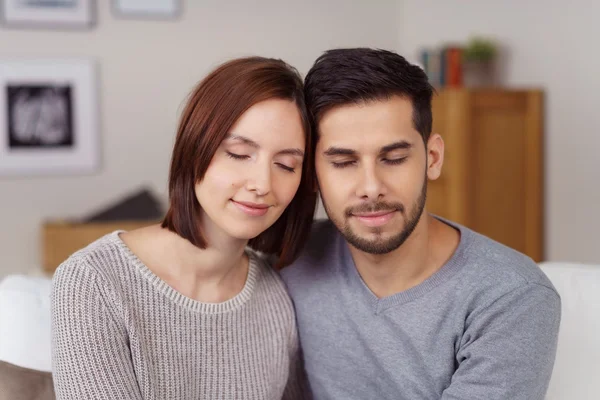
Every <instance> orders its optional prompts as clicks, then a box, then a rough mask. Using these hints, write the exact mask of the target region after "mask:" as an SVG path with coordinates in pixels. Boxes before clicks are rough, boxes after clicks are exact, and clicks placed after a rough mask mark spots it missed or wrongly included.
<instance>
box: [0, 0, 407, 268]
mask: <svg viewBox="0 0 600 400" xmlns="http://www.w3.org/2000/svg"><path fill="white" fill-rule="evenodd" d="M97 3H98V13H97V15H98V23H97V25H96V27H95V28H94V29H92V30H89V31H75V32H70V31H59V30H50V31H49V30H22V29H21V30H16V29H5V28H0V57H3V56H27V57H32V56H33V57H38V56H40V57H41V56H50V57H56V56H88V57H94V58H95V59H97V61H98V65H99V75H100V104H101V127H100V129H101V135H102V136H101V142H102V168H101V170H100V171H99V172H98V173H97V174H94V175H89V176H57V177H35V178H2V177H0V201H1V206H0V223H1V224H2V228H1V229H0V277H1V276H3V275H6V274H8V273H13V272H22V273H25V272H29V271H32V270H35V269H36V268H37V267H38V266H39V263H40V240H39V229H40V224H41V223H42V221H43V220H44V219H50V218H51V219H56V218H73V217H81V216H85V215H86V214H89V213H91V212H93V211H95V210H97V209H98V208H101V207H103V206H104V205H106V204H107V203H110V202H111V201H114V200H116V199H118V198H119V196H121V195H123V194H127V193H129V192H131V191H132V190H134V189H136V188H138V187H140V186H141V185H149V186H150V187H151V188H152V189H153V190H155V191H156V192H157V193H158V194H160V195H163V196H164V195H165V194H166V183H167V173H168V164H169V157H170V151H171V146H172V143H173V138H174V130H175V127H176V123H177V116H178V113H179V111H180V110H181V105H182V101H183V99H184V98H185V96H186V94H187V93H188V91H189V90H190V89H191V87H192V86H193V85H194V84H195V83H196V82H197V81H198V80H200V79H201V78H202V77H203V75H205V74H206V73H207V72H208V71H209V70H210V69H212V68H213V67H214V66H216V65H217V64H218V63H220V62H222V61H225V60H226V59H229V58H231V57H236V56H243V55H250V54H259V55H264V56H273V57H279V58H283V59H285V60H286V61H288V62H290V63H291V64H293V65H295V66H296V67H297V68H298V69H299V70H300V72H301V73H303V74H304V73H306V71H308V69H309V68H310V66H311V65H312V62H313V61H314V59H315V58H316V57H317V56H318V55H319V54H320V53H321V52H322V51H323V50H325V49H327V48H331V47H340V46H374V47H382V48H389V49H396V48H397V44H398V27H397V15H398V9H397V7H398V3H397V1H395V0H378V1H377V2H376V3H371V2H362V1H356V2H348V1H345V0H327V1H319V0H308V1H304V0H303V1H301V2H300V1H285V2H282V1H276V0H254V1H251V2H250V1H239V2H235V6H233V5H232V3H231V2H222V1H218V0H202V1H196V0H193V1H192V0H188V1H185V2H184V3H185V9H184V12H183V16H182V18H181V19H180V20H178V21H139V20H137V21H136V20H123V19H117V18H115V17H114V16H113V15H112V14H111V11H110V7H109V4H110V2H109V1H104V0H103V1H98V2H97ZM321 215H322V214H321Z"/></svg>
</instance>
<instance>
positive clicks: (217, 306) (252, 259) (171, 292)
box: [109, 230, 258, 314]
mask: <svg viewBox="0 0 600 400" xmlns="http://www.w3.org/2000/svg"><path fill="white" fill-rule="evenodd" d="M123 232H125V231H124V230H116V231H114V232H112V233H111V234H109V239H110V240H111V241H112V242H113V243H115V244H116V245H117V246H118V247H119V249H120V250H121V251H122V252H123V253H124V255H125V256H126V257H127V259H128V260H129V262H131V264H132V265H133V266H134V267H135V268H136V269H137V270H138V271H139V272H140V273H141V275H142V277H143V278H145V279H146V280H148V281H149V282H150V284H152V286H154V288H156V290H157V291H159V292H160V293H161V294H163V295H164V296H165V297H167V298H168V299H169V300H170V301H171V302H173V303H175V304H177V305H178V306H180V307H183V308H186V309H188V310H191V311H194V312H199V313H202V314H222V313H227V312H231V311H233V310H236V309H238V308H239V307H241V306H242V305H244V304H245V303H246V302H247V301H248V300H249V299H250V297H251V296H252V293H253V292H254V288H255V286H256V280H257V277H258V264H257V259H256V256H255V255H254V254H253V253H252V252H250V251H246V255H247V256H248V276H247V277H246V282H245V283H244V287H243V288H242V290H241V291H240V292H239V293H238V294H236V295H235V296H234V297H232V298H231V299H229V300H227V301H224V302H221V303H206V302H202V301H198V300H195V299H192V298H190V297H188V296H185V295H184V294H182V293H180V292H179V291H177V290H175V289H174V288H173V287H172V286H170V285H169V284H168V283H167V282H165V281H164V280H163V279H161V278H160V277H159V276H158V275H156V274H155V273H154V272H152V270H151V269H150V268H148V266H147V265H146V264H144V262H143V261H142V260H141V259H140V258H139V257H138V256H137V255H135V253H133V251H131V249H130V248H129V246H127V244H125V242H124V241H123V239H121V237H120V233H123Z"/></svg>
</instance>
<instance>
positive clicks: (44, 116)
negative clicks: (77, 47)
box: [0, 58, 100, 176]
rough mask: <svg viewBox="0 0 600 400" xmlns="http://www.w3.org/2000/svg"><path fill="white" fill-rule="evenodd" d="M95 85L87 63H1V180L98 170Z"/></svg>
mask: <svg viewBox="0 0 600 400" xmlns="http://www.w3.org/2000/svg"><path fill="white" fill-rule="evenodd" d="M97 84H98V82H97V76H96V64H95V62H94V61H93V60H90V59H85V58H84V59H72V58H41V59H36V58H34V59H25V58H23V59H19V58H13V59H4V60H3V59H0V176H2V175H13V176H14V175H57V174H88V173H93V172H95V171H97V170H98V167H99V164H100V148H99V147H100V146H99V144H100V140H99V137H98V135H99V126H98V125H99V122H98V120H99V115H98V108H99V105H98V98H97V96H98V88H97Z"/></svg>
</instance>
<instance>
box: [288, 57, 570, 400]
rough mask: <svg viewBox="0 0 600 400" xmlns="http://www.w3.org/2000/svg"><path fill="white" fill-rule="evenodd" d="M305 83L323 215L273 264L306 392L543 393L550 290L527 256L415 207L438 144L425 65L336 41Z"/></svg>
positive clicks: (550, 332)
mask: <svg viewBox="0 0 600 400" xmlns="http://www.w3.org/2000/svg"><path fill="white" fill-rule="evenodd" d="M305 85H306V87H305V92H306V96H307V104H308V107H309V111H310V112H311V114H312V116H313V118H314V128H315V132H314V134H315V142H316V154H315V163H316V173H317V178H318V182H319V189H320V194H321V198H322V200H323V204H324V206H325V210H326V211H327V214H328V216H329V220H328V221H321V222H317V223H316V225H315V227H314V230H313V232H312V236H311V239H310V241H309V243H308V245H307V246H306V249H305V251H304V253H303V254H302V255H301V257H300V258H299V259H298V260H297V261H296V262H295V263H294V264H292V265H291V266H289V267H288V268H286V269H284V270H283V271H282V275H283V278H284V280H285V282H286V284H287V285H288V288H289V291H290V293H291V295H292V298H293V300H294V303H295V307H296V312H297V318H298V325H299V333H300V341H301V345H302V348H303V353H304V361H305V367H306V372H307V375H308V379H309V383H310V387H311V391H312V392H313V396H314V397H315V398H316V399H407V400H417V399H469V400H473V399H485V400H491V399H502V400H507V399H511V400H514V399H524V400H525V399H527V400H532V399H543V397H544V395H545V392H546V389H547V386H548V382H549V379H550V375H551V372H552V367H553V363H554V357H555V351H556V342H557V334H558V328H559V322H560V307H561V304H560V298H559V296H558V294H557V292H556V291H555V289H554V287H553V286H552V284H551V283H550V281H549V280H548V279H547V278H546V277H545V275H544V274H543V273H542V272H541V270H540V269H539V268H538V267H537V265H536V264H535V263H534V262H533V261H532V260H531V259H529V258H527V257H526V256H524V255H522V254H520V253H517V252H516V251H514V250H511V249H509V248H507V247H505V246H503V245H501V244H499V243H497V242H494V241H492V240H491V239H489V238H486V237H484V236H482V235H480V234H478V233H476V232H474V231H471V230H469V229H467V228H465V227H464V226H460V225H458V224H456V223H453V222H451V221H447V220H444V219H441V218H438V217H436V216H433V215H430V214H428V213H427V211H426V208H425V199H426V195H427V181H428V180H435V179H437V178H438V177H439V176H440V172H441V170H442V164H443V161H444V142H443V140H442V137H441V136H440V135H438V134H436V133H432V132H431V126H432V116H431V98H432V94H433V89H432V87H431V86H430V84H429V83H428V81H427V77H426V75H425V73H424V72H423V71H422V70H421V69H420V68H418V67H416V66H414V65H411V64H409V63H408V62H407V61H406V60H405V59H404V58H403V57H401V56H399V55H397V54H395V53H392V52H388V51H383V50H371V49H338V50H331V51H328V52H326V53H325V54H324V55H322V56H321V57H320V58H319V59H318V60H317V61H316V63H315V65H314V66H313V67H312V69H311V70H310V72H309V73H308V75H307V76H306V81H305ZM499 201H501V199H499Z"/></svg>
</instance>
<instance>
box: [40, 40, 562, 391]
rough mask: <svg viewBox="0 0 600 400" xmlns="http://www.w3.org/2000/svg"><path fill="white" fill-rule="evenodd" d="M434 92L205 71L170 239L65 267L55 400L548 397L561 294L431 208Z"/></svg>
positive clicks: (130, 240) (351, 68)
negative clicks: (321, 215) (321, 211)
mask: <svg viewBox="0 0 600 400" xmlns="http://www.w3.org/2000/svg"><path fill="white" fill-rule="evenodd" d="M432 95H433V89H432V87H431V85H430V84H429V83H428V81H427V77H426V75H425V74H424V72H423V71H422V70H421V69H420V68H419V67H417V66H414V65H411V64H409V63H408V62H407V61H406V60H405V59H404V58H403V57H401V56H400V55H398V54H395V53H393V52H389V51H384V50H373V49H338V50H331V51H328V52H326V53H325V54H324V55H322V56H321V57H320V58H319V59H318V60H317V61H316V62H315V64H314V66H313V67H312V69H311V70H310V71H309V73H308V74H307V76H306V79H305V81H304V85H303V83H302V80H301V78H300V76H299V75H298V73H297V72H296V70H295V69H293V68H292V67H290V66H289V65H287V64H286V63H284V62H283V61H281V60H275V59H267V58H259V57H252V58H244V59H237V60H233V61H230V62H228V63H225V64H223V65H222V66H220V67H219V68H217V69H216V70H215V71H213V72H212V73H211V74H210V75H208V76H207V77H206V78H205V79H204V80H203V81H202V82H201V83H200V84H199V85H198V86H197V87H196V89H195V90H194V91H193V93H192V94H191V96H190V98H189V101H188V103H187V106H186V108H185V110H184V111H183V115H182V118H181V122H180V125H179V129H178V132H177V138H176V142H175V146H174V150H173V155H172V163H171V169H170V177H169V195H170V206H169V210H168V212H167V214H166V216H165V218H164V221H163V222H162V224H160V225H156V226H151V227H148V228H144V229H139V230H135V231H131V232H123V231H117V232H114V233H112V234H109V235H107V236H105V237H103V238H101V239H99V240H98V241H96V242H95V243H93V244H91V245H89V246H88V247H86V248H85V249H82V250H81V251H79V252H77V253H75V254H74V255H73V256H71V257H70V258H69V259H68V260H67V261H65V262H64V263H63V264H62V265H61V266H60V268H59V269H58V270H57V272H56V275H55V278H54V288H53V296H52V305H53V309H52V313H53V370H54V372H53V376H54V381H55V388H56V394H57V397H58V399H84V398H85V399H160V400H164V399H256V400H265V399H280V398H289V399H304V398H315V399H409V400H416V399H486V400H490V399H503V400H504V399H527V400H531V399H542V398H543V397H544V393H545V391H546V388H547V386H548V382H549V379H550V375H551V372H552V366H553V363H554V356H555V349H556V341H557V333H558V328H559V322H560V298H559V296H558V294H557V293H556V291H555V290H554V288H553V287H552V285H551V284H550V282H549V281H548V279H546V277H545V276H544V275H543V273H542V272H541V271H540V269H539V268H538V267H537V266H536V265H535V264H534V263H533V262H532V261H531V260H530V259H528V258H527V257H525V256H523V255H521V254H519V253H517V252H515V251H513V250H510V249H508V248H506V247H504V246H502V245H500V244H498V243H496V242H493V241H492V240H490V239H488V238H485V237H483V236H481V235H479V234H477V233H475V232H473V231H471V230H469V229H467V228H465V227H464V226H460V225H458V224H456V223H453V222H451V221H447V220H443V219H441V218H438V217H436V216H433V215H430V214H428V213H427V211H426V208H425V199H426V195H427V181H428V180H430V179H431V180H434V179H437V178H438V177H439V176H440V172H441V169H442V164H443V160H444V142H443V140H442V138H441V136H440V135H438V134H436V133H432V132H431V126H432V115H431V98H432ZM317 191H318V192H319V193H320V196H321V198H322V200H323V204H324V206H325V209H326V211H327V214H328V216H329V220H326V221H319V222H315V223H314V225H313V224H312V219H313V214H314V209H315V204H316V197H317ZM272 260H275V261H273V262H271V261H272ZM282 267H283V269H282Z"/></svg>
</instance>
